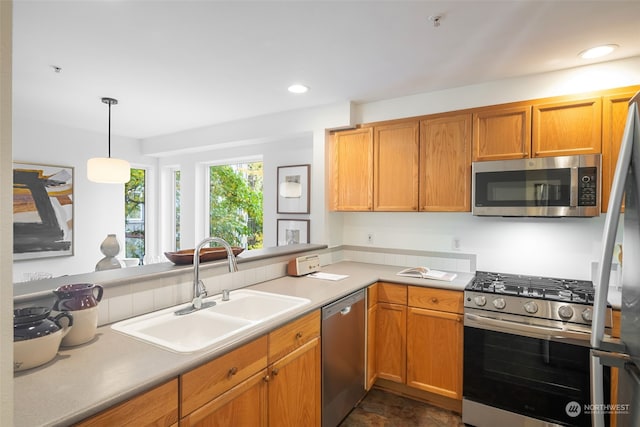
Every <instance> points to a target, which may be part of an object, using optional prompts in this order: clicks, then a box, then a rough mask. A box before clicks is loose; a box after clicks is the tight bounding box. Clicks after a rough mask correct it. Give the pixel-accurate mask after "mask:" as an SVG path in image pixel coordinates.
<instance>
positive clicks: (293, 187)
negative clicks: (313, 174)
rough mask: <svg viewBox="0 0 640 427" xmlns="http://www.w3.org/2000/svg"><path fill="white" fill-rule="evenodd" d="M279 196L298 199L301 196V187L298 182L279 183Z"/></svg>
mask: <svg viewBox="0 0 640 427" xmlns="http://www.w3.org/2000/svg"><path fill="white" fill-rule="evenodd" d="M280 195H281V196H282V197H285V198H292V199H293V198H299V197H301V196H302V185H301V184H300V183H299V182H291V181H288V182H281V183H280Z"/></svg>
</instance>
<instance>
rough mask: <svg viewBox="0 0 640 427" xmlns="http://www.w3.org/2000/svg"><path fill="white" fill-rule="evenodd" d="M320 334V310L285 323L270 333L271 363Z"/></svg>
mask: <svg viewBox="0 0 640 427" xmlns="http://www.w3.org/2000/svg"><path fill="white" fill-rule="evenodd" d="M319 336H320V310H316V311H314V312H313V313H311V314H308V315H306V316H304V317H301V318H300V319H298V320H294V321H293V322H291V323H289V324H287V325H284V326H283V327H281V328H280V329H276V330H275V331H273V332H271V333H270V334H269V363H270V364H271V363H273V362H275V361H276V360H278V359H280V358H281V357H283V356H284V355H286V354H287V353H290V352H292V351H293V350H295V349H296V348H298V347H300V346H302V345H303V344H305V343H307V342H309V341H311V340H312V339H313V338H315V337H319Z"/></svg>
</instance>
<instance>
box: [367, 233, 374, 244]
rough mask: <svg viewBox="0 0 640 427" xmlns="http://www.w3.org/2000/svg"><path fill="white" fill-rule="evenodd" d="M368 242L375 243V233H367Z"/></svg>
mask: <svg viewBox="0 0 640 427" xmlns="http://www.w3.org/2000/svg"><path fill="white" fill-rule="evenodd" d="M367 243H368V244H370V245H373V233H367Z"/></svg>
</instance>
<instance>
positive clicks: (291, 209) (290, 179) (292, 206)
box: [277, 165, 311, 214]
mask: <svg viewBox="0 0 640 427" xmlns="http://www.w3.org/2000/svg"><path fill="white" fill-rule="evenodd" d="M310 169H311V165H294V166H278V202H277V203H278V207H277V212H278V213H297V214H300V213H309V191H310V186H309V171H310Z"/></svg>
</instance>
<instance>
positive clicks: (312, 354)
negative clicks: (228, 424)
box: [238, 337, 321, 427]
mask: <svg viewBox="0 0 640 427" xmlns="http://www.w3.org/2000/svg"><path fill="white" fill-rule="evenodd" d="M320 357H321V353H320V338H319V337H317V338H315V339H313V340H311V341H309V342H308V343H306V344H304V345H303V346H302V347H300V348H298V349H297V350H294V351H293V352H292V353H290V354H288V355H287V356H285V357H283V358H282V359H280V360H279V361H277V362H275V363H274V364H273V365H271V367H270V374H269V384H268V386H269V387H268V407H269V426H283V427H297V426H320V417H321V407H320V399H321V397H320V390H321V389H320V387H321V385H320V381H321V372H320V369H321V368H320ZM238 425H240V424H238ZM243 425H245V424H243ZM247 425H249V424H247Z"/></svg>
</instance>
